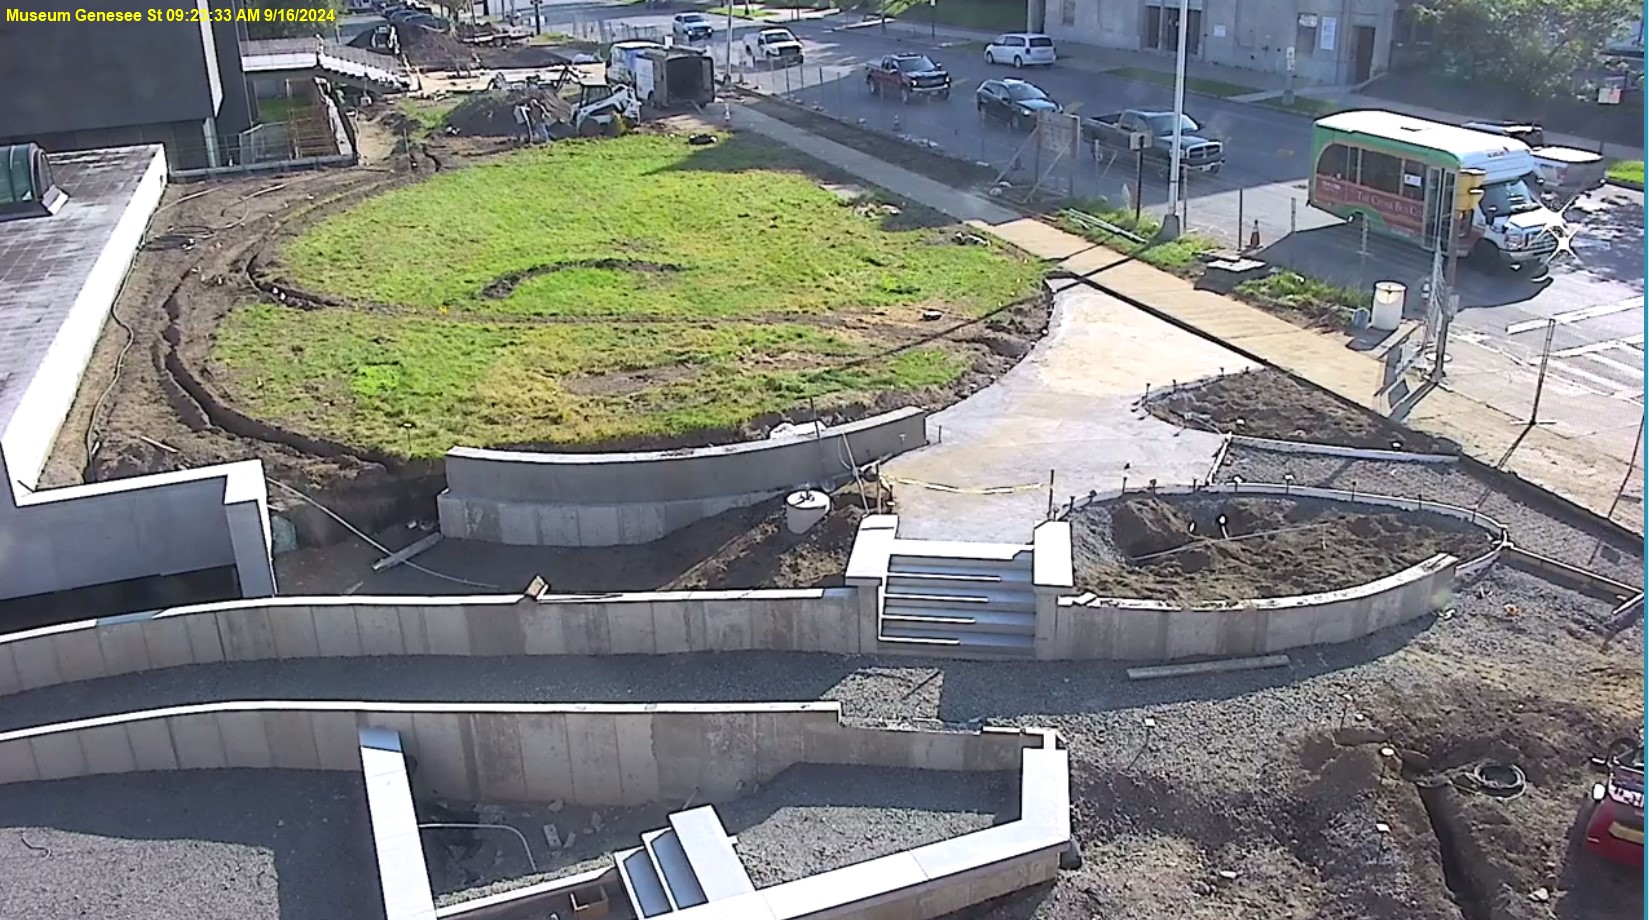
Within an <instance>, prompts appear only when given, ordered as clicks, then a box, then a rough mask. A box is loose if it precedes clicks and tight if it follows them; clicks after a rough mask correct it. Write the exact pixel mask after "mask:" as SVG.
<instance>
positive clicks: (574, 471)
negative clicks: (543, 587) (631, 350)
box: [436, 408, 927, 546]
mask: <svg viewBox="0 0 1649 920" xmlns="http://www.w3.org/2000/svg"><path fill="white" fill-rule="evenodd" d="M926 420H927V413H926V411H924V410H922V409H916V408H910V409H900V410H898V411H895V412H888V413H885V414H882V415H878V416H875V417H873V418H868V419H863V420H861V421H857V422H851V423H848V424H845V425H838V426H835V427H833V428H826V429H824V430H823V432H822V433H821V434H820V435H818V436H817V437H815V436H813V435H810V434H802V435H789V436H784V437H779V438H772V439H768V440H764V441H751V442H747V443H742V444H727V445H721V446H717V447H701V448H694V449H688V450H673V451H646V452H642V453H629V454H541V453H529V452H524V451H504V450H479V449H475V448H468V447H458V448H453V449H452V450H450V451H448V452H447V457H446V471H447V489H446V491H445V492H442V493H441V495H440V496H439V497H438V498H437V499H436V504H437V507H438V508H439V511H440V516H441V533H443V534H445V535H446V536H449V537H456V538H458V539H463V540H482V541H486V542H489V543H507V544H514V545H524V546H617V545H630V544H636V543H648V542H651V541H653V540H657V539H659V538H660V537H662V536H664V535H665V534H668V533H670V532H671V531H674V530H679V529H680V528H682V527H685V526H687V525H688V524H691V523H693V522H694V521H698V520H702V519H704V518H707V517H712V516H714V515H717V514H720V513H722V512H723V511H727V510H729V509H732V508H742V507H745V506H747V505H753V504H755V503H757V502H760V501H764V500H766V499H769V498H773V497H775V496H778V495H783V494H784V493H786V492H789V491H791V490H794V489H797V488H801V487H804V486H824V485H828V484H832V483H836V482H840V481H842V480H843V479H845V478H847V477H849V476H851V475H852V470H851V468H850V458H851V462H852V463H856V464H860V465H862V464H865V463H868V462H869V461H871V460H874V459H877V458H880V457H888V456H892V455H894V454H899V453H903V452H904V451H907V450H914V449H916V448H918V447H921V446H923V445H924V444H926V443H927V435H926V429H927V425H926Z"/></svg>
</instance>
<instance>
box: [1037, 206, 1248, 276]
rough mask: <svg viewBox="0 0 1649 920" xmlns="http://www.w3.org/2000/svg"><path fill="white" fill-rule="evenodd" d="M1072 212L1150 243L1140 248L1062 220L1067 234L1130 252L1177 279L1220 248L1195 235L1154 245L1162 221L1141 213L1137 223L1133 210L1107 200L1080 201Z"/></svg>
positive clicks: (1089, 228) (1125, 239)
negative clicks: (1199, 259) (1099, 220)
mask: <svg viewBox="0 0 1649 920" xmlns="http://www.w3.org/2000/svg"><path fill="white" fill-rule="evenodd" d="M1073 209H1074V210H1078V211H1083V212H1086V213H1088V214H1092V215H1093V216H1095V217H1098V218H1100V219H1101V220H1103V221H1105V222H1106V223H1109V224H1111V225H1112V226H1114V227H1119V228H1121V229H1123V230H1126V231H1128V232H1129V233H1132V234H1134V235H1135V236H1139V237H1143V238H1144V239H1146V240H1148V241H1151V242H1148V243H1147V244H1146V245H1145V246H1140V245H1139V244H1138V243H1135V242H1134V241H1132V240H1130V239H1128V238H1127V237H1125V236H1120V235H1117V234H1112V233H1108V232H1106V231H1104V230H1102V229H1094V228H1092V227H1090V226H1087V225H1084V224H1078V223H1075V222H1073V221H1069V220H1065V219H1061V220H1060V224H1061V225H1062V226H1063V227H1064V228H1065V229H1066V230H1069V231H1070V232H1072V233H1075V234H1077V235H1078V236H1082V237H1086V238H1087V239H1090V240H1093V241H1094V242H1096V243H1102V244H1104V245H1107V246H1111V247H1113V248H1115V249H1117V250H1119V251H1122V252H1127V253H1129V254H1131V255H1132V256H1134V258H1136V259H1139V260H1140V261H1141V262H1145V263H1147V264H1149V265H1154V266H1156V267H1157V268H1160V269H1162V270H1163V271H1167V272H1172V273H1174V274H1176V275H1186V274H1189V273H1190V272H1191V271H1192V270H1193V269H1194V268H1195V267H1196V265H1197V264H1198V258H1197V257H1198V256H1200V255H1202V254H1203V253H1205V252H1209V251H1211V250H1214V249H1218V248H1219V246H1218V245H1217V244H1216V243H1214V242H1213V241H1212V240H1208V239H1204V238H1202V237H1200V236H1197V235H1196V234H1192V233H1186V234H1181V235H1180V237H1179V238H1178V239H1175V240H1171V241H1169V242H1165V243H1159V242H1155V241H1154V240H1155V237H1156V235H1157V233H1158V232H1160V231H1161V230H1162V221H1161V220H1159V219H1157V218H1156V217H1153V216H1152V215H1150V214H1143V213H1142V214H1140V216H1139V220H1137V221H1136V220H1135V219H1134V212H1133V210H1132V209H1131V208H1118V207H1114V206H1112V205H1111V204H1110V203H1109V202H1108V201H1105V200H1104V199H1097V200H1085V201H1078V202H1076V203H1074V204H1073Z"/></svg>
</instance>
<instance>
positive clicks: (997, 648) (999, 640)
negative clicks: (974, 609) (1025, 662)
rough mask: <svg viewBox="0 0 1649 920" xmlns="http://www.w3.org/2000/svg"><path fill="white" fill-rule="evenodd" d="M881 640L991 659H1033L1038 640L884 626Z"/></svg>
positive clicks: (928, 650) (904, 645) (1025, 637)
mask: <svg viewBox="0 0 1649 920" xmlns="http://www.w3.org/2000/svg"><path fill="white" fill-rule="evenodd" d="M877 641H878V642H880V643H882V644H884V645H888V646H892V647H894V650H895V651H897V650H898V649H899V648H901V647H908V648H910V649H911V650H913V651H916V652H924V651H925V652H946V653H956V652H963V653H967V654H972V655H980V656H988V657H1008V658H1030V657H1033V656H1035V655H1036V637H1034V636H1015V635H1007V634H1003V633H972V634H962V635H942V634H936V633H934V632H933V631H931V630H928V629H925V628H912V627H908V626H884V627H883V628H882V634H881V635H880V636H878V637H877Z"/></svg>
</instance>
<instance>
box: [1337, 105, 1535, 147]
mask: <svg viewBox="0 0 1649 920" xmlns="http://www.w3.org/2000/svg"><path fill="white" fill-rule="evenodd" d="M1317 124H1318V125H1319V126H1321V127H1324V128H1328V129H1329V130H1331V131H1344V132H1346V133H1348V134H1372V135H1376V136H1379V137H1388V138H1391V139H1392V140H1397V141H1402V142H1404V143H1408V144H1418V145H1420V146H1422V147H1434V148H1436V149H1438V150H1442V151H1445V152H1447V153H1451V154H1454V155H1455V156H1457V157H1469V156H1488V155H1491V154H1506V153H1527V152H1528V150H1529V148H1528V145H1526V144H1524V143H1523V142H1522V141H1517V140H1512V139H1511V138H1509V137H1502V136H1501V135H1498V134H1490V133H1488V132H1487V131H1473V130H1471V129H1469V128H1462V127H1459V126H1457V125H1446V124H1443V123H1442V122H1440V121H1428V120H1426V119H1424V118H1415V117H1414V116H1412V115H1404V114H1402V113H1401V112H1386V111H1381V110H1376V109H1359V110H1355V111H1351V112H1340V113H1338V114H1335V115H1329V116H1327V117H1324V118H1319V119H1317Z"/></svg>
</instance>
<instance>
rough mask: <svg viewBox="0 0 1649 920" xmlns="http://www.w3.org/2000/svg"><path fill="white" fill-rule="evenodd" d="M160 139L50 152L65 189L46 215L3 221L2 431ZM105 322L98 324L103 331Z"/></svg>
mask: <svg viewBox="0 0 1649 920" xmlns="http://www.w3.org/2000/svg"><path fill="white" fill-rule="evenodd" d="M164 156H165V153H164V151H163V148H161V147H160V146H159V145H157V144H146V145H144V146H140V147H111V148H108V149H105V150H80V151H74V152H72V153H54V154H50V155H49V156H48V157H47V159H48V161H49V162H50V163H51V167H52V179H53V181H55V182H56V183H57V187H58V188H60V189H62V190H63V191H64V192H66V193H67V194H68V196H69V198H68V200H67V201H66V202H64V204H63V207H62V209H61V210H59V211H58V212H57V213H56V214H55V215H52V216H50V217H31V218H26V219H23V220H11V221H5V222H0V432H3V431H5V429H6V425H7V423H8V422H10V421H11V417H12V415H13V414H14V413H15V412H16V411H17V405H18V403H19V401H21V400H22V398H23V393H24V392H25V391H26V390H27V389H28V387H29V384H30V383H31V382H32V381H33V380H34V376H35V374H36V373H38V372H39V370H40V364H41V362H42V361H43V360H44V359H45V356H46V349H48V348H50V347H51V344H52V342H53V341H54V340H55V339H56V338H57V335H58V332H59V331H60V330H61V329H62V328H63V323H64V321H65V320H67V319H68V317H69V311H70V310H71V309H72V308H73V307H74V302H75V300H76V299H77V298H78V297H79V296H80V292H81V290H82V289H84V288H85V286H86V282H87V281H88V280H89V279H90V278H91V274H92V267H93V266H94V265H95V264H96V263H97V260H98V258H99V257H100V256H102V255H103V250H104V249H105V247H107V246H108V244H109V238H110V237H111V236H113V234H114V231H115V227H116V225H117V224H119V223H120V219H121V218H122V217H124V216H125V215H126V210H127V208H128V207H129V206H130V205H131V202H132V198H133V197H134V196H135V195H136V193H137V190H138V186H139V184H140V183H141V182H142V180H143V177H144V175H145V174H146V173H147V172H148V170H149V168H150V166H151V165H152V164H153V163H154V161H155V158H156V157H164ZM102 326H103V323H102V322H101V321H100V322H99V323H98V330H99V331H101V329H102Z"/></svg>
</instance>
